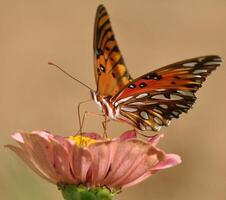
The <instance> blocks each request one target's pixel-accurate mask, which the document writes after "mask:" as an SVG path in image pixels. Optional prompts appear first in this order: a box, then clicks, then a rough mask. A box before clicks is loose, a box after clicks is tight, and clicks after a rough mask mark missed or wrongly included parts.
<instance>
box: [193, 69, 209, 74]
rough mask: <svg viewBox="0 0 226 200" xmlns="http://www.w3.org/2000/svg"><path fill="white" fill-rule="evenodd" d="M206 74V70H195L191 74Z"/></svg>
mask: <svg viewBox="0 0 226 200" xmlns="http://www.w3.org/2000/svg"><path fill="white" fill-rule="evenodd" d="M205 72H207V69H196V70H195V71H194V72H193V74H200V73H205Z"/></svg>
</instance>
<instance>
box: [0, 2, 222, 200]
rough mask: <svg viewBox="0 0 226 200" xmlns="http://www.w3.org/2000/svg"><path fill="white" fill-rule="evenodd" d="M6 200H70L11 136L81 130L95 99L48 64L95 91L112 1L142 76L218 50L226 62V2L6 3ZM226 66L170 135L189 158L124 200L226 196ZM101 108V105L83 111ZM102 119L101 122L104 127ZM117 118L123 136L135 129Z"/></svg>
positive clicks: (0, 13)
mask: <svg viewBox="0 0 226 200" xmlns="http://www.w3.org/2000/svg"><path fill="white" fill-rule="evenodd" d="M0 2H1V7H0V26H1V31H0V131H1V140H0V160H1V164H0V200H13V199H17V200H26V199H33V200H39V199H48V200H51V199H54V200H56V199H59V200H60V199H62V197H61V194H60V192H59V191H57V188H56V186H54V185H51V184H50V183H47V182H45V181H44V180H42V179H41V178H39V177H38V176H37V175H36V174H35V173H33V172H32V171H31V170H30V169H29V168H28V167H27V166H26V165H25V163H24V162H23V161H22V160H20V159H19V158H18V157H17V156H16V155H15V154H14V153H12V152H10V151H9V150H8V149H6V148H4V147H3V145H5V144H9V143H10V144H14V141H13V140H12V139H11V138H10V135H11V134H12V133H14V132H15V131H19V130H27V131H31V130H40V129H44V130H48V131H50V132H52V133H54V134H62V135H65V136H66V135H70V134H72V133H73V132H76V131H77V130H78V119H77V116H76V106H77V104H78V102H81V101H83V100H87V99H89V97H90V94H89V91H88V90H86V89H84V88H83V87H82V86H80V85H79V84H77V83H76V82H73V81H72V80H71V79H69V78H67V77H65V75H64V74H63V73H61V72H59V71H57V70H56V69H55V68H53V67H51V66H48V65H47V62H48V61H53V62H56V63H57V64H59V65H61V66H63V67H64V69H65V70H67V71H68V72H70V73H71V74H72V75H74V76H76V77H77V78H78V79H80V80H81V81H83V82H85V83H86V84H88V85H90V86H91V87H92V88H95V81H94V73H93V49H92V43H93V26H94V16H95V12H96V8H97V6H98V5H99V4H100V3H104V4H105V6H106V7H107V9H108V12H109V14H110V16H111V20H112V24H113V29H114V32H115V34H116V38H117V40H118V43H119V46H120V48H121V51H122V53H123V55H124V59H125V61H126V64H127V66H128V68H129V71H130V73H131V75H132V76H133V77H138V76H140V75H142V74H144V73H146V72H149V71H151V70H153V69H156V68H158V67H161V66H164V65H167V64H170V63H173V62H176V61H180V60H183V59H187V58H192V57H197V56H201V55H207V54H218V55H221V56H222V57H223V58H226V1H224V0H215V1H213V0H190V1H180V0H173V1H154V0H142V1H140V0H139V1H138V0H133V1H129V0H124V1H120V0H114V1H107V0H106V1H98V0H86V1H79V0H68V1H59V0H54V1H53V0H45V1H28V0H21V1H15V0H0ZM225 76H226V66H225V63H223V65H222V66H221V67H220V68H218V69H217V70H216V71H215V72H214V73H213V74H212V75H211V76H210V77H209V78H208V79H207V81H206V82H205V83H204V85H203V87H202V88H201V89H200V90H199V92H198V93H197V96H198V100H197V102H196V104H195V105H194V108H193V109H192V110H190V112H189V113H188V114H183V115H182V116H181V117H180V119H179V120H174V121H173V122H172V123H171V125H170V127H168V128H163V129H162V130H161V133H165V135H166V137H165V139H164V140H163V141H162V142H161V144H160V146H161V147H162V148H163V149H164V150H165V151H166V152H174V153H177V154H179V155H181V157H182V159H183V163H182V164H181V165H180V166H177V167H174V168H172V169H168V170H164V171H162V172H160V173H159V174H157V175H156V176H153V177H151V178H150V179H148V180H147V181H145V182H143V183H141V184H139V185H137V186H134V187H132V188H129V189H127V190H124V191H123V192H122V193H121V194H120V195H119V196H118V197H117V199H124V200H135V199H142V200H149V199H153V200H154V199H156V200H169V199H173V200H181V199H183V200H190V199H193V200H200V199H205V200H212V199H218V200H224V199H226V145H225V143H226V132H225V129H226V122H225V114H226V105H225V98H226V79H225ZM82 110H83V111H85V110H89V111H93V112H98V109H97V105H96V104H94V103H88V104H86V105H85V106H83V108H82ZM101 120H102V119H99V118H93V117H88V119H87V121H86V124H85V130H86V131H96V132H102V127H101V123H100V122H101ZM97 121H98V122H99V123H97ZM129 128H130V127H129V126H128V125H126V124H119V123H115V122H111V123H110V125H109V132H110V134H111V135H112V136H113V135H118V134H120V133H122V131H123V130H126V129H129Z"/></svg>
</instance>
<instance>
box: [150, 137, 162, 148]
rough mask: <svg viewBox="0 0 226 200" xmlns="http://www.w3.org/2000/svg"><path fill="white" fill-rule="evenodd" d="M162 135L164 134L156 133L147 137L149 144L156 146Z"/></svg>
mask: <svg viewBox="0 0 226 200" xmlns="http://www.w3.org/2000/svg"><path fill="white" fill-rule="evenodd" d="M163 137H164V134H156V135H153V136H151V137H150V138H148V142H149V143H150V144H151V145H153V146H156V145H157V144H158V143H159V141H160V139H161V138H163Z"/></svg>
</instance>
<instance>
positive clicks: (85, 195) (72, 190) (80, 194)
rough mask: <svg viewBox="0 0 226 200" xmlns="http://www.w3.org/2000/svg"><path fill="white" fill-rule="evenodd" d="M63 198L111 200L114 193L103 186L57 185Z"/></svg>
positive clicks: (73, 199) (66, 199) (70, 199)
mask: <svg viewBox="0 0 226 200" xmlns="http://www.w3.org/2000/svg"><path fill="white" fill-rule="evenodd" d="M58 187H59V189H60V190H61V193H62V195H63V197H64V199H65V200H112V198H113V196H114V195H115V193H113V192H111V191H109V189H107V188H105V187H95V188H87V187H85V186H84V185H79V186H75V185H58Z"/></svg>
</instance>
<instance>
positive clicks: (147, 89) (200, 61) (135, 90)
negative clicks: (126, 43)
mask: <svg viewBox="0 0 226 200" xmlns="http://www.w3.org/2000/svg"><path fill="white" fill-rule="evenodd" d="M220 62H221V58H220V57H219V56H215V55H211V56H203V57H198V58H193V59H188V60H184V61H181V62H177V63H174V64H171V65H168V66H165V67H162V68H160V69H157V70H155V71H153V72H150V73H147V74H145V75H143V76H141V77H139V78H137V79H135V80H134V81H133V82H131V83H129V84H128V85H127V86H126V87H125V88H123V89H122V91H120V92H119V93H118V94H117V95H115V97H114V98H112V99H111V101H112V102H113V104H114V106H119V108H120V109H119V110H120V116H121V118H122V119H124V120H125V121H127V122H128V123H130V124H132V125H133V126H134V127H136V128H138V129H140V130H154V131H158V130H160V128H161V127H162V126H166V125H168V124H169V122H170V120H171V119H172V118H178V117H179V115H180V114H181V113H183V112H187V111H188V110H189V109H190V108H191V106H192V104H193V103H194V102H195V100H196V97H195V92H196V91H197V90H198V89H199V88H200V87H201V86H202V83H203V81H205V80H206V77H207V76H208V75H209V74H210V73H211V72H212V71H213V70H215V69H216V67H218V66H219V65H220Z"/></svg>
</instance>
